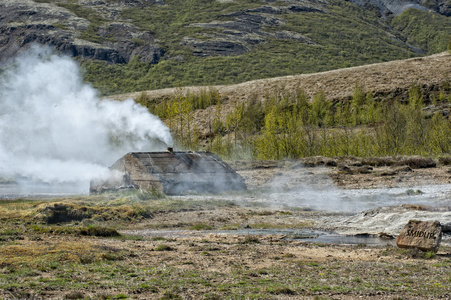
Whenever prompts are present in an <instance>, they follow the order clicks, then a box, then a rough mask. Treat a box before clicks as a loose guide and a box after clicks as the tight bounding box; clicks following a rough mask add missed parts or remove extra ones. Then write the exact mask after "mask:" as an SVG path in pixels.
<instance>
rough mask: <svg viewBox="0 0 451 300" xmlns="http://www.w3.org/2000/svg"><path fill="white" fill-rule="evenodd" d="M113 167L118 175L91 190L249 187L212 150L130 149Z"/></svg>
mask: <svg viewBox="0 0 451 300" xmlns="http://www.w3.org/2000/svg"><path fill="white" fill-rule="evenodd" d="M110 170H111V171H112V172H114V173H116V179H113V178H111V179H109V180H106V181H103V182H91V187H90V192H91V193H99V192H104V191H111V190H120V189H142V190H157V191H161V192H163V193H165V194H167V195H182V194H188V193H219V192H222V191H227V190H245V189H246V184H245V183H244V180H243V178H242V177H241V176H240V175H239V174H237V173H236V172H235V170H233V169H232V168H231V167H230V166H229V165H228V164H226V163H225V162H223V161H222V160H221V159H220V158H219V157H217V156H216V155H214V154H213V153H210V152H174V151H172V150H168V151H165V152H131V153H128V154H126V155H124V156H123V157H122V158H120V159H119V160H118V161H117V162H115V163H114V164H113V165H112V166H111V167H110ZM119 174H120V175H119ZM118 175H119V176H118Z"/></svg>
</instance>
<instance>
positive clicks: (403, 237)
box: [396, 220, 442, 252]
mask: <svg viewBox="0 0 451 300" xmlns="http://www.w3.org/2000/svg"><path fill="white" fill-rule="evenodd" d="M441 240H442V226H441V225H440V222H439V221H418V220H409V222H408V223H407V224H406V225H405V226H404V228H403V229H402V231H401V233H400V234H399V235H398V237H397V238H396V245H397V246H398V247H399V248H416V249H419V250H421V251H433V252H437V251H438V248H439V247H440V242H441Z"/></svg>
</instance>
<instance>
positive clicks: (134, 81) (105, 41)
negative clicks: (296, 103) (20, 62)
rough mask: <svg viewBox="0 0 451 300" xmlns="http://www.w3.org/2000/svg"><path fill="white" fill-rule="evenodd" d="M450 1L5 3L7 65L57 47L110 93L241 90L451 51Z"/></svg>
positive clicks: (2, 23)
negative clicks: (231, 86)
mask: <svg viewBox="0 0 451 300" xmlns="http://www.w3.org/2000/svg"><path fill="white" fill-rule="evenodd" d="M450 3H451V2H450V1H445V0H435V1H432V0H411V1H388V0H352V1H344V0H329V1H326V0H311V1H308V0H282V1H274V0H260V1H251V0H217V1H206V0H200V1H182V0H104V1H102V0H101V1H99V0H72V1H62V0H2V1H0V61H4V60H7V59H8V58H11V57H13V56H15V55H16V54H17V53H18V52H19V51H21V50H22V49H24V48H27V47H29V46H30V45H31V44H33V43H39V44H46V45H50V46H53V47H54V48H55V49H56V50H58V51H60V52H62V53H65V54H68V55H70V56H73V57H76V58H78V59H79V60H80V61H81V62H82V63H83V66H84V67H85V68H86V71H87V77H86V79H87V80H88V81H90V82H92V83H93V84H94V86H96V87H98V88H100V89H101V90H102V91H103V92H104V93H106V94H108V93H117V92H126V91H137V90H147V89H158V88H163V87H169V86H177V85H178V84H181V85H192V84H195V85H199V84H204V85H211V84H224V83H237V82H243V81H246V80H250V79H256V78H267V77H274V76H281V75H291V74H299V73H311V72H318V71H325V70H331V69H336V68H342V67H349V66H356V65H362V64H367V63H373V62H381V61H390V60H395V59H402V58H408V57H413V56H419V55H423V54H426V53H437V52H441V51H444V50H445V48H446V44H447V42H448V40H449V35H450V34H451V21H450V19H449V15H450ZM410 8H413V9H410ZM413 20H415V21H414V22H412V21H413Z"/></svg>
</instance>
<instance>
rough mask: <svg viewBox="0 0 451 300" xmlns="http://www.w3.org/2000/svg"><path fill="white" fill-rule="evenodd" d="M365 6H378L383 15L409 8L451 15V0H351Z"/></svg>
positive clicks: (397, 12) (398, 12) (399, 12)
mask: <svg viewBox="0 0 451 300" xmlns="http://www.w3.org/2000/svg"><path fill="white" fill-rule="evenodd" d="M351 2H353V3H356V4H359V5H361V6H364V7H375V8H377V9H378V10H379V11H380V13H381V15H382V16H387V15H389V14H393V15H395V16H397V15H400V14H401V13H402V12H403V11H405V10H406V9H409V8H416V9H422V10H432V11H435V12H437V13H440V14H443V15H445V16H450V15H451V1H449V0H351Z"/></svg>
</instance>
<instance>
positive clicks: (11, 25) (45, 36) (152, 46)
mask: <svg viewBox="0 0 451 300" xmlns="http://www.w3.org/2000/svg"><path fill="white" fill-rule="evenodd" d="M121 2H122V3H119V4H117V3H116V4H111V3H110V2H105V1H80V3H83V6H84V7H89V8H91V9H92V10H93V12H97V13H98V14H99V15H100V16H101V17H103V18H105V19H108V20H111V22H105V24H102V25H101V26H99V27H98V28H97V29H96V31H97V32H96V34H98V36H99V37H100V39H99V41H98V42H95V41H89V40H88V39H86V38H83V36H82V33H83V32H86V31H88V30H89V29H90V26H91V23H92V22H91V21H89V20H88V19H86V18H82V17H78V16H77V15H76V14H75V13H73V12H71V11H70V10H68V9H66V8H64V7H61V6H58V5H55V4H51V3H37V2H34V1H32V0H17V1H16V0H14V1H11V0H6V1H1V2H0V60H4V59H7V58H9V57H12V56H14V55H16V54H17V53H18V52H19V51H20V50H21V49H23V48H27V47H28V46H29V45H31V44H33V43H39V44H44V45H50V46H53V47H54V48H56V49H57V50H59V51H61V52H63V53H66V54H68V55H70V56H75V57H81V58H89V59H97V60H104V61H108V62H112V63H126V62H128V61H129V60H130V59H131V58H133V57H134V56H135V55H139V56H140V57H141V60H142V61H145V62H149V63H157V62H158V61H159V59H160V58H161V56H162V55H163V53H164V52H163V50H162V49H161V48H160V47H159V46H158V44H157V43H156V41H155V39H154V38H153V37H152V35H151V34H149V33H148V32H143V31H141V30H139V29H137V28H136V27H134V26H133V25H131V24H128V23H126V22H122V21H121V20H120V19H119V18H118V17H117V16H118V15H119V13H120V11H121V9H122V8H123V7H128V6H134V5H138V6H139V5H143V4H142V2H141V1H133V0H127V1H121ZM101 37H103V38H104V39H102V38H101ZM135 38H136V39H139V41H140V42H139V43H137V42H134V39H135Z"/></svg>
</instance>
